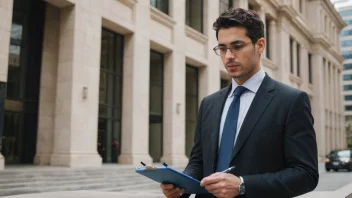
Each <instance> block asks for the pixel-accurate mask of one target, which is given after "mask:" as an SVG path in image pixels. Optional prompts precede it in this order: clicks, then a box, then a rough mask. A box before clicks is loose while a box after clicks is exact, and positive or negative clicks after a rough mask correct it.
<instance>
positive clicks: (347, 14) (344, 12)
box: [339, 10, 352, 17]
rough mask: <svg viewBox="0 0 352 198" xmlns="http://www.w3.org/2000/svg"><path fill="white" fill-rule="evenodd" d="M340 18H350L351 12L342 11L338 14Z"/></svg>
mask: <svg viewBox="0 0 352 198" xmlns="http://www.w3.org/2000/svg"><path fill="white" fill-rule="evenodd" d="M339 14H340V16H341V17H343V16H352V10H344V11H341V12H339Z"/></svg>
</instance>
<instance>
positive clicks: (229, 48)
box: [213, 41, 253, 56]
mask: <svg viewBox="0 0 352 198" xmlns="http://www.w3.org/2000/svg"><path fill="white" fill-rule="evenodd" d="M249 43H253V42H252V41H248V42H245V43H244V44H243V45H241V46H240V49H238V50H237V51H233V50H232V49H231V47H232V46H231V47H227V46H226V45H221V46H219V45H217V46H215V47H214V48H213V51H214V52H215V54H216V55H218V56H222V55H221V51H220V54H218V53H216V50H218V49H219V47H226V52H225V54H226V53H227V50H230V52H231V53H233V54H237V53H238V52H240V51H241V50H242V49H243V48H244V47H245V46H246V45H248V44H249ZM230 45H235V44H234V43H231V44H230ZM225 54H223V55H225Z"/></svg>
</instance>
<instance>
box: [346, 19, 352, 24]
mask: <svg viewBox="0 0 352 198" xmlns="http://www.w3.org/2000/svg"><path fill="white" fill-rule="evenodd" d="M344 22H345V23H346V25H351V24H352V20H344Z"/></svg>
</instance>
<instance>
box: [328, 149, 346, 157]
mask: <svg viewBox="0 0 352 198" xmlns="http://www.w3.org/2000/svg"><path fill="white" fill-rule="evenodd" d="M331 156H332V157H350V156H351V151H349V150H345V151H337V152H336V151H335V152H332V153H331Z"/></svg>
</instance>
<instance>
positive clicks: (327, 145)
mask: <svg viewBox="0 0 352 198" xmlns="http://www.w3.org/2000/svg"><path fill="white" fill-rule="evenodd" d="M324 71H325V79H324V91H325V102H324V103H325V140H326V142H325V149H326V150H325V152H326V154H327V153H329V152H330V150H331V147H330V138H331V137H330V112H329V109H330V108H329V95H330V93H329V92H330V89H329V79H330V78H329V67H328V61H327V60H326V59H325V64H324Z"/></svg>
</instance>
